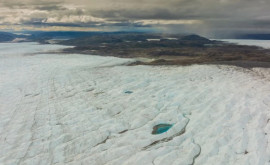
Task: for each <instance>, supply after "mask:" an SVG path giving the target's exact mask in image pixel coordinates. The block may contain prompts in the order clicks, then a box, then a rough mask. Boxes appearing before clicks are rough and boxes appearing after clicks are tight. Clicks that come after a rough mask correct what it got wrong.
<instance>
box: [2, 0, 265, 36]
mask: <svg viewBox="0 0 270 165" xmlns="http://www.w3.org/2000/svg"><path fill="white" fill-rule="evenodd" d="M269 7H270V1H269V0H256V1H254V0H166V1H164V0H137V1H134V0H114V1H112V0H76V1H74V0H46V1H45V0H38V1H37V0H9V1H6V0H0V9H5V10H3V11H5V12H7V13H8V14H9V15H10V13H11V14H13V15H14V17H22V18H20V19H15V18H14V20H15V21H13V22H12V21H11V19H12V18H7V17H5V16H4V15H5V12H3V11H2V12H1V11H0V14H1V15H0V23H1V20H2V24H3V23H5V24H6V23H7V22H8V21H10V22H11V24H12V23H14V22H16V21H17V20H19V21H21V22H20V23H21V24H31V23H32V24H33V25H37V23H40V24H46V26H53V25H61V26H84V27H85V26H89V27H92V26H96V27H98V26H99V27H100V26H107V27H110V26H114V27H117V26H119V27H123V26H127V27H128V26H133V27H138V28H140V27H146V26H147V27H152V28H153V29H154V30H155V29H159V30H162V31H165V32H188V31H190V32H194V33H199V34H206V35H212V36H213V35H224V34H234V33H238V32H241V31H242V32H248V33H253V32H256V33H257V32H258V31H259V32H260V31H261V32H268V31H269V30H268V29H270V16H269V15H270V11H269ZM20 9H25V11H23V12H24V13H23V15H22V14H21V15H19V14H18V13H20V12H22V11H21V10H20ZM16 10H18V13H16ZM27 10H29V12H28V14H27ZM39 11H40V12H42V11H44V12H43V13H40V12H39ZM8 14H6V15H8ZM3 17H4V18H3ZM144 20H148V21H144ZM149 20H157V21H156V22H158V23H157V24H156V25H155V24H153V23H151V24H147V22H149ZM169 20H172V21H169ZM177 20H180V21H178V24H177ZM181 20H183V21H181ZM185 20H186V21H185ZM189 20H191V21H189ZM166 21H167V23H166ZM192 21H193V22H194V24H193V23H190V22H192ZM163 22H165V23H164V24H162V23H163ZM185 22H187V24H185ZM196 22H200V23H196Z"/></svg>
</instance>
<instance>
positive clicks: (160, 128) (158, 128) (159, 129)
mask: <svg viewBox="0 0 270 165" xmlns="http://www.w3.org/2000/svg"><path fill="white" fill-rule="evenodd" d="M170 128H172V125H171V124H158V125H155V126H154V127H153V131H152V134H154V135H155V134H162V133H164V132H167V131H168V130H169V129H170Z"/></svg>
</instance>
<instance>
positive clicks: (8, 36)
mask: <svg viewBox="0 0 270 165" xmlns="http://www.w3.org/2000/svg"><path fill="white" fill-rule="evenodd" d="M15 38H16V35H15V34H13V33H8V32H0V42H10V41H12V40H14V39H15Z"/></svg>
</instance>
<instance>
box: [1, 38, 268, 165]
mask: <svg viewBox="0 0 270 165" xmlns="http://www.w3.org/2000/svg"><path fill="white" fill-rule="evenodd" d="M51 47H54V49H58V48H62V47H61V46H60V47H58V46H56V45H54V46H52V45H37V44H34V43H18V44H15V45H14V44H12V43H9V44H0V52H1V55H0V76H1V77H0V164H4V165H13V164H23V165H28V164H33V165H37V164H39V165H42V164H44V165H48V164H57V165H60V164H70V165H71V164H72V165H73V164H74V165H75V164H85V165H90V164H91V165H100V164H115V165H119V164H127V165H130V164H138V165H148V164H156V165H157V164H160V165H164V164H175V165H187V164H199V165H200V164H207V165H212V164H213V165H216V164H226V165H228V164H237V165H248V164H250V165H255V164H256V165H265V164H269V159H270V150H269V149H270V146H269V143H268V141H269V140H270V136H269V134H270V124H269V122H270V85H269V80H270V76H269V73H270V70H269V69H265V68H264V69H262V68H255V69H253V70H248V69H242V68H237V67H232V66H215V65H193V66H186V67H180V66H179V67H173V66H163V67H159V66H156V67H152V66H124V65H123V64H125V63H128V62H131V61H132V60H131V59H119V58H114V57H99V56H87V55H52V54H43V55H40V54H39V55H32V56H26V54H32V53H33V52H37V51H40V50H47V49H50V48H51ZM20 50H21V51H20ZM6 52H7V53H6ZM125 91H132V93H130V94H126V93H125ZM161 123H169V124H173V127H171V128H170V129H169V130H168V131H167V132H165V133H163V134H158V135H153V134H152V130H153V127H154V126H155V125H158V124H161Z"/></svg>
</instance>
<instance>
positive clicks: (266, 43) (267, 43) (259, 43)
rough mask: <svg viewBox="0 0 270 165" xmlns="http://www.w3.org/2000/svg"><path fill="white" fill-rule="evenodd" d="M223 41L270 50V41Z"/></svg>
mask: <svg viewBox="0 0 270 165" xmlns="http://www.w3.org/2000/svg"><path fill="white" fill-rule="evenodd" d="M218 40H220V39H218ZM221 41H225V42H230V43H236V44H239V45H249V46H259V47H263V48H266V49H269V48H270V40H246V39H222V40H221Z"/></svg>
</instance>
